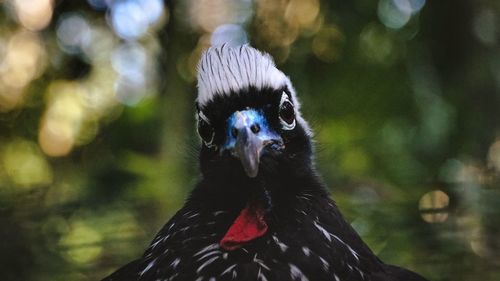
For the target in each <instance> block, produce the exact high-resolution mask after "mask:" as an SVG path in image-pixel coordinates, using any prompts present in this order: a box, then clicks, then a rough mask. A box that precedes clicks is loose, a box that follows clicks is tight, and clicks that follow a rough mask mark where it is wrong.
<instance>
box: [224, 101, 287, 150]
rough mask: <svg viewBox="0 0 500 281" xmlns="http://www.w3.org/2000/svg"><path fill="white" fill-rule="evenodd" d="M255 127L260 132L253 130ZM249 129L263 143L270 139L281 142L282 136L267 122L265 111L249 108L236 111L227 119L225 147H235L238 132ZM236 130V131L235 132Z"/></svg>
mask: <svg viewBox="0 0 500 281" xmlns="http://www.w3.org/2000/svg"><path fill="white" fill-rule="evenodd" d="M252 127H253V128H258V132H253V131H252ZM245 130H247V131H249V133H252V134H253V135H255V136H256V137H257V138H258V139H259V140H261V141H262V142H263V143H267V142H269V141H278V142H281V141H282V140H281V137H280V136H279V135H278V134H277V133H276V132H274V131H273V130H272V129H271V128H270V126H269V124H268V123H267V120H266V118H265V117H264V113H263V112H262V111H261V110H259V111H257V110H255V109H247V110H243V111H236V112H235V113H233V115H231V116H230V117H229V118H228V120H227V130H226V142H225V143H224V145H223V148H224V149H226V150H230V149H233V148H234V147H235V145H236V140H237V138H238V134H239V133H240V132H242V131H245ZM235 132H236V133H235Z"/></svg>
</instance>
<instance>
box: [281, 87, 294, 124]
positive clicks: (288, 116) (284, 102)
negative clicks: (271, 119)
mask: <svg viewBox="0 0 500 281" xmlns="http://www.w3.org/2000/svg"><path fill="white" fill-rule="evenodd" d="M279 117H280V123H281V126H282V127H283V129H284V130H293V128H295V109H294V108H293V104H292V102H291V101H290V100H289V99H288V96H287V94H285V93H283V95H282V96H281V101H280V108H279Z"/></svg>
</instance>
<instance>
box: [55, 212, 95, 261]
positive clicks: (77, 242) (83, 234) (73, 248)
mask: <svg viewBox="0 0 500 281" xmlns="http://www.w3.org/2000/svg"><path fill="white" fill-rule="evenodd" d="M101 241H102V235H101V234H100V233H99V232H98V231H96V230H95V229H94V228H92V227H91V226H90V225H88V224H86V223H84V222H82V221H76V222H73V223H72V224H71V230H70V231H69V232H68V233H67V234H66V235H64V236H63V237H62V238H61V240H60V241H59V246H60V247H61V248H63V254H64V257H65V258H66V259H68V260H69V261H71V262H73V263H75V264H79V265H82V264H88V263H90V262H93V261H95V260H96V259H97V258H99V256H100V255H101V252H102V246H101V244H100V242H101Z"/></svg>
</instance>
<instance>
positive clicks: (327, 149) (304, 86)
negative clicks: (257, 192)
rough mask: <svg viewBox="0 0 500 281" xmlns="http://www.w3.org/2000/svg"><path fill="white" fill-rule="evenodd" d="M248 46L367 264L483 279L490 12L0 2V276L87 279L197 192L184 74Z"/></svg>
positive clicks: (496, 189)
mask: <svg viewBox="0 0 500 281" xmlns="http://www.w3.org/2000/svg"><path fill="white" fill-rule="evenodd" d="M223 42H229V44H232V45H238V44H242V43H245V42H249V43H250V44H252V45H253V46H255V47H257V48H259V49H261V50H264V51H267V52H269V53H271V54H272V55H273V56H274V58H275V60H276V62H277V64H278V67H279V68H280V69H282V70H283V71H284V72H285V73H287V74H288V75H289V76H290V78H291V80H292V81H293V83H294V85H295V87H296V89H297V92H298V93H299V96H300V98H301V100H302V103H303V111H304V115H305V117H306V118H307V119H308V120H310V122H311V123H312V125H313V127H314V130H315V132H316V140H317V160H318V162H319V169H320V171H321V173H322V174H323V176H324V178H325V180H326V182H327V183H328V185H329V187H330V188H331V190H332V196H333V197H334V199H335V200H336V201H337V203H338V205H339V206H340V208H341V209H342V210H343V212H344V214H345V215H346V217H347V218H348V220H349V221H350V222H352V224H353V226H354V227H355V228H356V229H357V231H358V232H359V233H360V234H361V236H363V238H364V239H365V241H366V242H367V243H368V244H369V245H370V247H372V249H373V250H374V251H375V252H376V253H377V254H378V255H379V256H380V257H381V258H382V259H383V260H385V261H387V262H390V263H394V264H399V265H403V266H405V267H408V268H411V269H413V270H416V271H418V272H420V273H422V274H423V275H424V276H426V277H428V278H429V279H430V280H471V281H476V280H500V254H499V253H500V238H499V235H500V184H499V183H500V112H499V111H500V2H499V1H495V0H481V1H477V0H440V1H425V0H378V1H375V0H354V1H340V0H336V1H327V0H324V1H320V0H280V1H265V0H254V1H251V0H186V1H167V2H163V1H161V0H142V1H140V0H121V1H118V0H116V1H113V0H87V1H83V0H81V1H67V0H66V1H62V0H59V1H57V0H55V1H54V0H0V279H1V280H3V281H6V280H8V281H9V280H36V281H42V280H99V279H100V278H102V277H104V276H105V275H106V274H108V273H110V272H111V271H112V270H114V269H116V268H117V267H118V266H120V265H122V264H124V263H125V262H127V261H129V260H131V259H132V258H135V257H138V256H139V255H140V254H141V253H142V251H143V249H145V247H146V246H147V245H148V243H149V241H150V240H151V239H152V238H153V236H154V234H155V233H156V231H157V230H158V229H159V228H160V227H161V226H162V225H163V224H164V223H165V222H166V220H167V219H168V218H169V217H170V216H172V215H173V214H174V213H175V211H176V210H177V209H178V208H179V207H180V206H182V204H183V200H184V198H186V196H187V194H188V193H189V191H190V190H191V189H192V187H193V186H194V184H195V183H196V179H197V176H198V170H197V157H196V154H197V152H196V151H197V147H198V146H199V141H198V138H197V136H196V134H195V129H194V128H195V126H194V106H193V101H194V99H195V97H196V84H195V77H196V64H197V60H198V58H199V56H200V54H201V52H202V51H203V50H204V49H206V48H207V47H208V46H210V45H211V44H213V45H217V44H221V43H223Z"/></svg>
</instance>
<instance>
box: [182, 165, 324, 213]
mask: <svg viewBox="0 0 500 281" xmlns="http://www.w3.org/2000/svg"><path fill="white" fill-rule="evenodd" d="M303 192H307V193H308V194H317V195H318V196H323V195H326V194H327V191H326V188H325V187H324V184H323V183H322V181H321V179H320V178H319V177H318V175H317V174H316V172H315V171H314V169H312V168H309V169H305V170H303V171H302V172H301V173H291V172H287V171H282V172H277V173H276V174H270V175H267V176H265V177H259V176H258V177H256V178H249V177H247V176H244V175H231V174H221V175H212V176H210V177H205V178H203V179H202V180H201V181H200V182H199V184H198V185H197V187H196V188H195V189H194V190H193V192H192V194H191V197H190V199H189V201H191V202H193V203H194V202H196V203H194V204H200V203H201V204H203V205H205V206H207V207H209V208H210V209H212V210H215V209H217V210H229V211H231V210H232V211H235V212H238V211H239V210H241V209H242V208H243V207H244V206H246V205H247V204H249V203H258V204H261V205H262V206H264V207H265V208H271V207H272V206H273V205H275V204H279V203H280V202H290V201H292V200H290V199H291V198H295V197H296V196H298V195H300V194H301V193H303ZM189 201H188V202H189Z"/></svg>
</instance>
